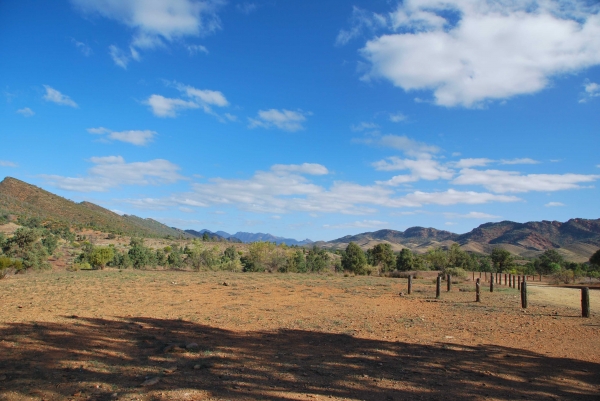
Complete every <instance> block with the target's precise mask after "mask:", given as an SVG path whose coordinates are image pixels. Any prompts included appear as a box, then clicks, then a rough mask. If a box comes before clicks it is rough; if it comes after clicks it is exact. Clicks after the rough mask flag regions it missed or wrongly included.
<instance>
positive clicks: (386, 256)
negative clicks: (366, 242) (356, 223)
mask: <svg viewBox="0 0 600 401" xmlns="http://www.w3.org/2000/svg"><path fill="white" fill-rule="evenodd" d="M372 255H373V264H374V265H375V266H379V268H380V271H382V272H390V271H392V270H394V268H395V267H396V255H394V251H393V250H392V246H391V245H390V244H377V245H375V246H374V247H373V251H372Z"/></svg>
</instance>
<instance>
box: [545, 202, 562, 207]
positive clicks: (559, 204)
mask: <svg viewBox="0 0 600 401" xmlns="http://www.w3.org/2000/svg"><path fill="white" fill-rule="evenodd" d="M544 206H546V207H559V206H565V204H564V203H562V202H548V203H546V204H545V205H544Z"/></svg>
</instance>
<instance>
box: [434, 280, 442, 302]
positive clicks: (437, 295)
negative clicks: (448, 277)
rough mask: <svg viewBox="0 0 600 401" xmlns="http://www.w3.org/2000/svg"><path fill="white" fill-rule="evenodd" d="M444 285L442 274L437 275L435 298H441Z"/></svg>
mask: <svg viewBox="0 0 600 401" xmlns="http://www.w3.org/2000/svg"><path fill="white" fill-rule="evenodd" d="M441 287H442V276H437V280H436V282H435V299H440V293H441Z"/></svg>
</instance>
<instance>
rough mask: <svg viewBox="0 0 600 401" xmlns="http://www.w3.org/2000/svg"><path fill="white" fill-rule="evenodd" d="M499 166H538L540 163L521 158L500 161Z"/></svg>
mask: <svg viewBox="0 0 600 401" xmlns="http://www.w3.org/2000/svg"><path fill="white" fill-rule="evenodd" d="M500 164H540V162H539V161H537V160H533V159H530V158H528V157H525V158H521V159H510V160H506V159H502V160H500Z"/></svg>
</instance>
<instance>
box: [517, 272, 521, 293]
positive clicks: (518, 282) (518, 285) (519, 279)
mask: <svg viewBox="0 0 600 401" xmlns="http://www.w3.org/2000/svg"><path fill="white" fill-rule="evenodd" d="M517 289H518V290H520V289H521V275H520V274H519V275H518V276H517Z"/></svg>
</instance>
